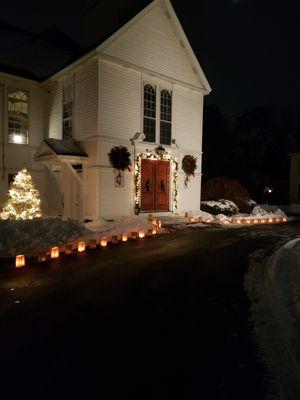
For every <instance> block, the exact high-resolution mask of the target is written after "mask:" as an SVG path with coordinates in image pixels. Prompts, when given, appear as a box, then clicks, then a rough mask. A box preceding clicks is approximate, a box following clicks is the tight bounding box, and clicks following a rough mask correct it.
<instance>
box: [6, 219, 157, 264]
mask: <svg viewBox="0 0 300 400" xmlns="http://www.w3.org/2000/svg"><path fill="white" fill-rule="evenodd" d="M148 225H149V223H148V215H140V216H134V217H124V218H119V219H116V220H114V221H106V220H104V219H98V220H95V221H93V222H89V223H87V224H83V223H82V222H79V221H75V220H63V219H61V218H37V219H33V220H0V258H6V257H15V256H16V255H17V254H25V255H26V256H27V257H31V256H38V255H41V254H45V253H46V252H49V250H50V249H51V247H53V246H58V247H62V248H63V247H64V245H66V244H67V243H69V242H78V241H86V242H87V243H88V242H89V241H90V240H91V239H99V238H100V237H101V236H107V237H108V238H111V237H112V236H113V235H118V236H119V237H120V235H121V234H122V233H131V232H138V231H139V230H144V231H145V232H147V228H148Z"/></svg>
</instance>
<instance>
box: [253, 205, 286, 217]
mask: <svg viewBox="0 0 300 400" xmlns="http://www.w3.org/2000/svg"><path fill="white" fill-rule="evenodd" d="M250 216H252V217H255V218H286V214H285V213H284V212H283V211H282V210H280V208H277V210H275V211H268V210H266V209H264V208H263V207H262V206H256V207H254V208H253V210H252V212H251V214H250Z"/></svg>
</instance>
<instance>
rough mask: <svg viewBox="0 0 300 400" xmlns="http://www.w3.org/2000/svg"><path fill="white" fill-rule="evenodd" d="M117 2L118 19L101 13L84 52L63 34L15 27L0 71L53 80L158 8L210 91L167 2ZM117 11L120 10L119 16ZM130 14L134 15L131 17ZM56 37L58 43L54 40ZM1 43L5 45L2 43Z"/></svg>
mask: <svg viewBox="0 0 300 400" xmlns="http://www.w3.org/2000/svg"><path fill="white" fill-rule="evenodd" d="M117 3H120V4H118V5H119V7H118V13H117V14H118V18H114V19H109V22H108V23H107V19H108V18H107V16H106V15H105V13H104V14H103V15H102V18H103V20H102V21H101V20H100V21H99V27H100V28H99V29H97V32H98V31H99V36H100V38H99V41H98V43H97V44H96V45H93V46H89V47H87V48H85V49H83V48H80V46H76V44H75V43H74V42H73V41H72V40H70V39H69V38H68V37H67V36H66V35H65V37H63V36H64V34H63V33H62V32H60V31H58V30H56V29H50V30H48V31H45V32H43V33H41V34H39V35H36V34H33V33H31V32H27V31H24V30H20V29H18V28H15V30H16V32H17V39H16V41H15V42H14V44H12V45H11V46H10V48H13V49H14V52H13V53H14V54H15V56H13V55H12V56H11V57H6V58H5V57H4V58H5V59H4V61H3V60H2V59H1V57H0V70H2V71H4V72H7V73H11V74H12V75H18V76H21V77H25V78H29V79H32V80H35V81H38V82H43V81H45V80H46V79H48V78H53V77H54V76H57V75H59V74H61V73H63V72H64V71H65V70H68V69H69V68H72V67H74V66H76V65H77V64H80V63H81V62H82V61H83V60H87V59H89V58H90V57H93V56H95V55H96V54H97V53H101V52H103V50H104V49H105V48H106V47H107V46H108V45H109V44H110V43H112V42H113V41H114V40H116V39H117V38H118V37H120V36H121V35H122V34H123V33H124V32H125V31H126V30H127V29H128V28H129V27H131V26H132V25H133V24H134V23H136V22H137V21H139V20H140V19H141V18H143V16H145V15H146V14H147V13H148V12H149V11H150V10H152V9H153V8H154V7H155V6H157V5H161V6H162V7H163V8H164V10H165V12H166V15H167V17H168V19H169V20H170V21H171V23H172V26H173V28H174V31H175V33H176V35H177V38H178V42H179V43H180V45H181V47H182V49H183V50H184V52H185V53H186V55H187V58H188V59H189V61H190V64H191V68H192V69H193V70H194V73H195V74H196V76H197V77H198V79H199V81H200V82H201V83H202V86H203V87H202V90H203V91H204V93H205V94H208V93H209V92H210V91H211V88H210V86H209V83H208V81H207V79H206V77H205V75H204V73H203V71H202V68H201V66H200V64H199V62H198V60H197V58H196V56H195V54H194V52H193V50H192V48H191V46H190V44H189V41H188V39H187V37H186V35H185V33H184V31H183V29H182V27H181V24H180V22H179V20H178V18H177V16H176V13H175V11H174V9H173V7H172V5H171V3H170V1H169V0H154V1H152V2H151V3H150V4H149V1H148V0H143V1H141V0H139V1H137V0H136V1H132V2H131V3H130V4H126V7H124V2H123V0H122V1H119V2H117ZM145 3H146V4H147V3H148V4H149V5H148V6H147V7H146V8H143V6H144V4H145ZM121 5H123V7H121ZM119 8H120V9H121V12H120V13H119V11H120V10H119ZM111 10H112V11H113V13H114V14H116V13H115V8H114V4H112V5H111ZM132 15H135V16H133V18H132ZM100 18H101V17H100ZM128 18H131V19H130V20H129V22H127V21H128ZM3 26H4V25H3ZM102 26H103V27H102ZM4 28H5V29H10V30H11V29H12V27H11V26H10V27H8V26H5V27H4ZM0 33H1V23H0ZM0 36H1V35H0ZM10 36H11V35H10ZM2 37H5V35H4V36H3V35H2ZM58 37H59V38H60V40H58V41H57V38H58ZM3 43H5V41H4V42H3ZM3 43H2V42H1V40H0V55H1V54H5V47H4V50H3ZM18 49H19V50H18ZM37 52H38V53H39V54H41V55H42V56H41V57H38V59H39V60H40V62H38V63H37V58H36V57H34V56H33V57H32V54H34V55H35V54H36V53H37ZM8 53H9V52H8ZM30 55H31V56H30ZM32 60H34V62H32ZM45 60H46V62H45ZM30 61H31V63H30Z"/></svg>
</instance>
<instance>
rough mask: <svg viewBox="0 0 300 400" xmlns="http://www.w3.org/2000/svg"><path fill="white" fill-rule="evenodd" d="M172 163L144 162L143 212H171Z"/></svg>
mask: <svg viewBox="0 0 300 400" xmlns="http://www.w3.org/2000/svg"><path fill="white" fill-rule="evenodd" d="M169 193H170V163H169V162H168V161H156V160H142V164H141V211H169Z"/></svg>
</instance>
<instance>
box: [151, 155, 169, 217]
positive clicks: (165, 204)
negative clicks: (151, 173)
mask: <svg viewBox="0 0 300 400" xmlns="http://www.w3.org/2000/svg"><path fill="white" fill-rule="evenodd" d="M169 192H170V163H169V162H168V161H156V193H155V209H156V211H169Z"/></svg>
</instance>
